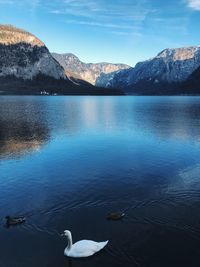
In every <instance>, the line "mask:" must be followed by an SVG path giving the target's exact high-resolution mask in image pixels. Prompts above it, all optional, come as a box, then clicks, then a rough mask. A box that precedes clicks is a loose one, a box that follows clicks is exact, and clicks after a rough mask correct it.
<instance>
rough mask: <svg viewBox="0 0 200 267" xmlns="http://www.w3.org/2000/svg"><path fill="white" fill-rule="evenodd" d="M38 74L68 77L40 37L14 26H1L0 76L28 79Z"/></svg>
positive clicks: (57, 77) (61, 77) (56, 77)
mask: <svg viewBox="0 0 200 267" xmlns="http://www.w3.org/2000/svg"><path fill="white" fill-rule="evenodd" d="M38 74H43V75H46V76H50V77H53V78H55V79H66V76H65V73H64V70H63V68H62V67H61V66H60V65H59V64H58V62H57V61H56V60H55V59H54V58H53V57H52V56H51V54H50V53H49V51H48V49H47V48H46V46H45V45H44V43H42V42H41V41H40V40H39V39H38V38H36V37H35V36H34V35H32V34H30V33H28V32H25V31H23V30H20V29H17V28H14V27H12V26H0V77H5V76H9V75H11V76H15V77H16V78H23V79H24V80H28V79H33V78H34V77H36V76H37V75H38Z"/></svg>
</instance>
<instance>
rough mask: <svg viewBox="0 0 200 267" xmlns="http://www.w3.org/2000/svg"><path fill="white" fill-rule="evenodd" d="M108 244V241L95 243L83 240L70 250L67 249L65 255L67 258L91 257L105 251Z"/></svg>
mask: <svg viewBox="0 0 200 267" xmlns="http://www.w3.org/2000/svg"><path fill="white" fill-rule="evenodd" d="M107 243H108V241H105V242H95V241H92V240H81V241H78V242H76V243H74V244H73V245H72V247H71V249H70V250H68V249H67V248H66V249H65V251H64V254H65V256H68V257H74V258H80V257H89V256H92V255H94V254H95V253H96V252H98V251H100V250H101V249H103V248H104V247H105V246H106V245H107Z"/></svg>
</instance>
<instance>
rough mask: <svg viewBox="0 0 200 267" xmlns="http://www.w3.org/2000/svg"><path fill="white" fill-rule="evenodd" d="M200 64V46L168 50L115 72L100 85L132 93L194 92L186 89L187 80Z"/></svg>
mask: <svg viewBox="0 0 200 267" xmlns="http://www.w3.org/2000/svg"><path fill="white" fill-rule="evenodd" d="M199 66H200V47H198V46H196V47H185V48H177V49H165V50H163V51H162V52H160V53H159V54H158V55H157V56H156V57H154V58H152V59H149V60H146V61H144V62H139V63H138V64H136V66H135V67H134V68H130V69H128V70H122V71H118V72H116V73H115V75H114V77H112V79H111V80H109V78H110V77H109V75H107V77H104V81H105V83H101V86H107V87H113V88H114V87H115V88H124V90H125V91H126V92H128V93H133V94H176V93H178V94H179V93H185V92H186V91H187V93H193V89H191V91H190V90H189V89H188V90H187V89H186V84H189V83H187V82H186V81H187V80H188V79H191V80H192V79H194V78H192V77H191V78H190V76H191V75H192V74H193V73H194V72H195V71H196V70H197V69H198V67H199ZM183 84H184V86H183ZM199 92H200V91H199Z"/></svg>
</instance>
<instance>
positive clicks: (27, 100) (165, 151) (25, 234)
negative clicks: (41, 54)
mask: <svg viewBox="0 0 200 267" xmlns="http://www.w3.org/2000/svg"><path fill="white" fill-rule="evenodd" d="M118 210H121V211H125V213H126V217H125V218H124V220H122V221H118V222H113V221H107V220H106V219H105V216H106V214H107V212H109V211H118ZM21 214H22V215H26V216H27V222H26V223H25V224H23V225H21V226H17V227H12V228H9V229H7V228H5V227H4V226H3V222H2V224H1V227H0V267H27V266H28V267H64V266H66V267H67V266H68V267H71V266H72V267H122V266H123V267H126V266H127V267H129V266H132V267H134V266H143V267H165V266H166V267H169V266H170V267H178V266H181V267H183V266H187V267H193V266H198V267H199V266H200V98H199V97H0V217H1V218H3V217H4V216H5V215H21ZM65 229H69V230H71V231H72V234H73V239H74V241H77V240H79V239H93V240H97V241H103V240H107V239H109V240H110V242H109V245H108V246H107V247H106V249H105V250H103V251H102V252H100V253H99V254H96V255H95V256H93V257H91V258H87V259H79V260H77V259H73V260H69V259H67V258H65V257H64V256H63V250H64V248H65V246H66V245H67V243H66V240H65V238H62V237H61V236H60V235H59V234H60V233H62V232H63V230H65Z"/></svg>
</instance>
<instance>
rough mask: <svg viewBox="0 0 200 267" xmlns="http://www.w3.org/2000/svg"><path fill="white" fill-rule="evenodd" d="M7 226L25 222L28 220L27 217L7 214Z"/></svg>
mask: <svg viewBox="0 0 200 267" xmlns="http://www.w3.org/2000/svg"><path fill="white" fill-rule="evenodd" d="M5 220H6V226H7V227H9V226H11V225H17V224H21V223H24V222H25V221H26V217H23V216H20V217H11V216H6V217H5Z"/></svg>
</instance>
